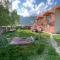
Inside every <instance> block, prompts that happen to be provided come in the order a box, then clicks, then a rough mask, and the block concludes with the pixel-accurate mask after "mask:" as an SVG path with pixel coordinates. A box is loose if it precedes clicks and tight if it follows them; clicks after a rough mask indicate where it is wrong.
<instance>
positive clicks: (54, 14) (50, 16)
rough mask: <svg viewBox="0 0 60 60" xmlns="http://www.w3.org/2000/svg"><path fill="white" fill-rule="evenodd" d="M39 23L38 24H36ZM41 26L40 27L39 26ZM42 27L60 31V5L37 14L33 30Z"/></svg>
mask: <svg viewBox="0 0 60 60" xmlns="http://www.w3.org/2000/svg"><path fill="white" fill-rule="evenodd" d="M36 25H37V26H36ZM38 26H39V28H37V27H38ZM34 28H35V30H39V29H42V30H43V31H45V32H51V33H60V5H58V6H55V7H53V8H52V9H51V10H49V11H47V12H45V13H43V14H42V15H41V16H37V17H36V20H35V22H34V24H33V29H32V30H34Z"/></svg>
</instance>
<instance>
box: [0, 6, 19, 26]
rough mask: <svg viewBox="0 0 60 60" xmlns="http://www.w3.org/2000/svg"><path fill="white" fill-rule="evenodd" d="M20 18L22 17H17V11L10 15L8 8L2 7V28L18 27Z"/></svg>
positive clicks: (0, 8)
mask: <svg viewBox="0 0 60 60" xmlns="http://www.w3.org/2000/svg"><path fill="white" fill-rule="evenodd" d="M9 14H11V15H9ZM19 18H20V16H19V15H17V12H16V11H13V12H11V13H10V12H9V11H8V9H7V8H4V7H3V6H2V5H0V26H7V25H11V26H12V25H17V24H19Z"/></svg>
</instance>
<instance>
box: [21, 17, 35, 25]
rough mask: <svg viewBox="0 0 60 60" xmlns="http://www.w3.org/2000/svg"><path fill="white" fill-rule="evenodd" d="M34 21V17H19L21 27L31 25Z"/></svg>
mask: <svg viewBox="0 0 60 60" xmlns="http://www.w3.org/2000/svg"><path fill="white" fill-rule="evenodd" d="M34 20H35V16H30V17H22V16H21V17H20V24H21V25H25V26H26V25H31V24H32V23H33V22H34Z"/></svg>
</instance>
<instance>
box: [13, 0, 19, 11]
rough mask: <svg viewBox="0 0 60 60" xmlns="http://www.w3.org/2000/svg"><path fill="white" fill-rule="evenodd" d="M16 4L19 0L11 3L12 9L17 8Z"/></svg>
mask: <svg viewBox="0 0 60 60" xmlns="http://www.w3.org/2000/svg"><path fill="white" fill-rule="evenodd" d="M18 4H20V1H19V0H15V1H14V2H13V3H12V10H14V9H17V8H18Z"/></svg>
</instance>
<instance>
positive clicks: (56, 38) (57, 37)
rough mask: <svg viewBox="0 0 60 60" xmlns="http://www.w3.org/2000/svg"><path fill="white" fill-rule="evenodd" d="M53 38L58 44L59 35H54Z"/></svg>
mask: <svg viewBox="0 0 60 60" xmlns="http://www.w3.org/2000/svg"><path fill="white" fill-rule="evenodd" d="M53 37H54V39H55V40H56V41H57V42H60V34H58V35H54V36H53Z"/></svg>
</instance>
